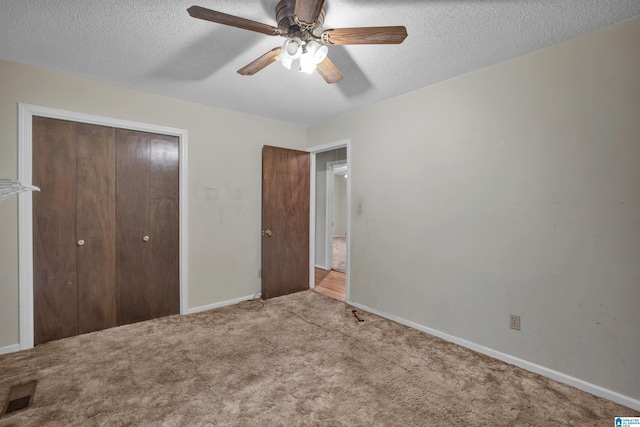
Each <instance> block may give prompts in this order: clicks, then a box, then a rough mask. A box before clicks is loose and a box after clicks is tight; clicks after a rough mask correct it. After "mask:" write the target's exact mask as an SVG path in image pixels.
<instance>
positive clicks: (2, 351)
mask: <svg viewBox="0 0 640 427" xmlns="http://www.w3.org/2000/svg"><path fill="white" fill-rule="evenodd" d="M16 351H20V344H11V345H7V346H4V347H0V354H7V353H15V352H16Z"/></svg>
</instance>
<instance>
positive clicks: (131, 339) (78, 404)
mask: <svg viewBox="0 0 640 427" xmlns="http://www.w3.org/2000/svg"><path fill="white" fill-rule="evenodd" d="M351 310H352V308H351V307H349V306H348V305H346V304H344V303H341V302H338V301H335V300H333V299H330V298H327V297H324V296H322V295H319V294H317V293H315V292H311V291H305V292H300V293H297V294H293V295H289V296H285V297H281V298H274V299H270V300H268V301H267V303H266V305H265V306H264V308H263V309H262V310H256V311H249V310H242V309H240V308H238V307H236V306H232V307H226V308H222V309H217V310H212V311H208V312H204V313H198V314H193V315H189V316H169V317H165V318H161V319H156V320H151V321H147V322H143V323H137V324H133V325H127V326H122V327H118V328H114V329H109V330H105V331H100V332H94V333H91V334H87V335H82V336H78V337H74V338H68V339H64V340H60V341H54V342H50V343H46V344H43V345H40V346H38V347H36V348H34V349H32V350H28V351H24V352H18V353H13V354H7V355H3V356H0V373H1V376H0V396H2V397H1V398H2V399H4V396H6V394H7V392H8V390H9V387H10V386H11V385H13V384H17V383H21V382H27V381H28V380H32V379H37V380H38V386H37V390H36V394H35V398H34V401H33V404H32V406H31V407H30V408H27V409H25V410H23V411H22V412H16V413H13V414H10V415H7V416H5V417H3V418H0V425H1V426H43V425H53V426H67V425H75V426H86V425H105V426H122V425H135V426H159V425H167V426H204V425H214V426H444V425H464V426H488V425H492V426H514V425H536V426H550V425H580V426H603V425H604V426H606V425H613V418H614V416H625V415H626V416H638V415H640V414H639V413H637V412H635V411H632V410H630V409H626V408H624V407H621V406H619V405H616V404H614V403H612V402H609V401H606V400H603V399H600V398H597V397H595V396H592V395H589V394H587V393H584V392H581V391H578V390H576V389H573V388H571V387H568V386H565V385H562V384H559V383H557V382H554V381H551V380H549V379H546V378H543V377H540V376H538V375H535V374H532V373H530V372H527V371H524V370H521V369H518V368H516V367H514V366H511V365H508V364H505V363H502V362H499V361H497V360H494V359H491V358H489V357H486V356H483V355H480V354H477V353H474V352H473V351H470V350H468V349H465V348H463V347H459V346H457V345H454V344H451V343H448V342H445V341H442V340H440V339H438V338H434V337H432V336H429V335H426V334H424V333H421V332H419V331H416V330H413V329H410V328H407V327H405V326H402V325H399V324H397V323H394V322H391V321H388V320H385V319H383V318H380V317H377V316H374V315H371V314H368V313H363V312H359V313H358V314H359V316H360V317H361V318H363V319H365V321H364V322H361V323H360V322H357V321H356V319H355V317H354V316H353V314H352V313H351Z"/></svg>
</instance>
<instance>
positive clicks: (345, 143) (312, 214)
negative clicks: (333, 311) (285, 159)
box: [307, 139, 353, 301]
mask: <svg viewBox="0 0 640 427" xmlns="http://www.w3.org/2000/svg"><path fill="white" fill-rule="evenodd" d="M337 148H346V149H347V170H348V171H349V174H350V176H353V175H351V140H350V139H343V140H339V141H335V142H330V143H328V144H324V145H319V146H316V147H311V148H308V149H307V151H308V152H309V153H311V180H310V181H311V188H310V193H309V194H310V198H311V200H310V203H309V205H310V207H309V209H310V210H309V219H310V220H309V287H310V288H313V287H315V276H316V274H315V267H316V154H318V153H322V152H325V151H331V150H335V149H337ZM347 206H348V208H347V260H346V264H347V265H346V267H347V273H346V282H347V283H346V292H345V293H346V295H345V296H346V300H347V301H349V295H350V292H351V285H350V276H351V274H350V273H351V259H350V253H351V179H350V178H349V179H347Z"/></svg>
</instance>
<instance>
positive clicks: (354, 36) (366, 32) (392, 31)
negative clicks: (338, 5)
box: [322, 26, 407, 45]
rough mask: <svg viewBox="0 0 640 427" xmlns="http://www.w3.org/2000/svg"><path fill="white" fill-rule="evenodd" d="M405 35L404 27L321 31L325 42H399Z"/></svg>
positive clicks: (339, 43) (340, 43) (341, 43)
mask: <svg viewBox="0 0 640 427" xmlns="http://www.w3.org/2000/svg"><path fill="white" fill-rule="evenodd" d="M406 37H407V29H406V28H405V27H402V26H399V27H361V28H335V29H331V30H325V31H324V32H323V33H322V41H323V42H324V43H326V44H338V45H345V44H399V43H402V42H403V41H404V39H405V38H406Z"/></svg>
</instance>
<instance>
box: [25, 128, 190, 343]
mask: <svg viewBox="0 0 640 427" xmlns="http://www.w3.org/2000/svg"><path fill="white" fill-rule="evenodd" d="M32 140H33V179H32V182H33V183H34V185H37V186H39V187H40V189H41V191H40V192H38V194H37V195H34V197H33V257H34V343H35V344H36V345H37V344H41V343H44V342H47V341H52V340H56V339H60V338H65V337H69V336H73V335H78V334H83V333H87V332H92V331H97V330H100V329H105V328H109V327H113V326H117V325H124V324H128V323H133V322H138V321H142V320H148V319H152V318H156V317H161V316H166V315H169V314H177V313H178V312H179V300H180V297H179V295H180V292H179V144H178V138H177V137H175V136H166V135H158V134H152V133H146V132H139V131H132V130H124V129H116V128H111V127H105V126H98V125H92V124H85V123H77V122H71V121H65V120H58V119H51V118H44V117H34V118H33V135H32Z"/></svg>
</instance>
